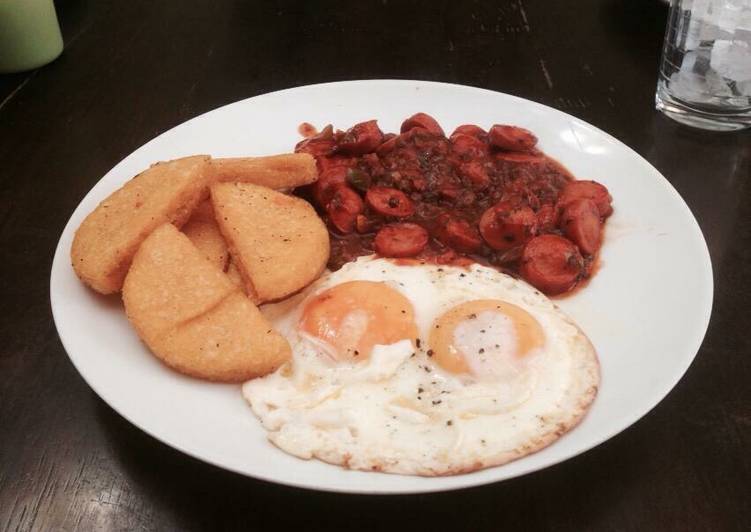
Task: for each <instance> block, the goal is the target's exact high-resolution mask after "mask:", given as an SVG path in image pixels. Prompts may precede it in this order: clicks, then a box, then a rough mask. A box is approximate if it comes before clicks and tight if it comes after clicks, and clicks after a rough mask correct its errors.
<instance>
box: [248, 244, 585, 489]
mask: <svg viewBox="0 0 751 532" xmlns="http://www.w3.org/2000/svg"><path fill="white" fill-rule="evenodd" d="M354 280H361V281H376V282H384V283H386V284H388V285H389V286H390V287H391V288H394V289H395V290H397V291H399V292H400V293H401V294H403V295H404V296H405V297H406V298H407V299H408V300H409V301H410V302H411V303H412V305H413V307H414V316H415V322H416V325H417V328H418V331H419V334H420V336H419V347H416V346H415V343H413V342H412V341H410V340H402V341H400V342H397V343H394V344H391V345H386V346H381V345H379V346H376V347H375V348H374V350H373V352H372V353H371V355H370V357H369V358H368V359H367V360H364V361H355V362H339V363H334V362H333V361H332V360H331V359H330V358H329V357H326V356H325V355H324V352H325V349H322V346H321V345H320V343H319V342H318V341H317V339H314V338H311V337H310V336H308V335H306V334H304V333H301V332H300V331H299V330H298V328H297V324H298V322H299V321H300V317H301V314H302V311H303V309H304V307H305V304H306V303H307V302H308V301H309V300H310V299H311V298H312V297H314V296H315V295H316V294H319V293H321V292H322V291H324V290H327V289H329V288H331V287H333V286H336V285H338V284H341V283H344V282H348V281H354ZM479 299H498V300H502V301H505V302H508V303H512V304H514V305H517V306H519V307H521V308H523V309H524V310H526V311H527V312H528V313H529V314H530V315H531V316H532V317H533V318H534V319H535V320H537V321H538V322H539V324H540V325H541V327H542V330H543V331H544V334H545V344H544V346H543V347H542V348H540V349H536V350H535V351H534V352H533V353H531V354H528V355H526V356H525V357H524V359H523V361H521V362H520V363H519V364H516V363H512V364H509V363H504V362H503V360H501V362H500V363H498V361H497V360H495V359H494V358H493V357H492V356H491V357H489V358H490V359H491V360H490V362H489V364H490V366H488V367H489V368H490V370H489V371H487V372H486V374H483V375H480V376H471V375H454V374H451V373H449V372H447V371H445V370H443V369H442V368H441V367H440V366H438V365H437V364H435V363H434V360H433V359H432V358H431V356H429V355H430V354H431V352H430V351H429V349H430V346H429V345H428V338H429V333H430V328H431V327H432V326H433V323H434V321H435V319H436V318H437V317H438V316H440V315H441V314H443V313H444V312H446V311H448V310H449V309H451V308H452V307H454V306H456V305H458V304H461V303H464V302H467V301H473V300H479ZM262 310H263V312H264V314H265V315H266V316H267V317H269V318H270V319H271V320H272V321H273V323H274V325H275V327H276V328H277V330H278V331H279V332H280V333H282V334H283V335H284V336H285V337H286V338H287V339H288V340H289V342H290V345H291V346H292V351H293V359H292V360H291V362H290V363H288V364H286V365H285V366H283V367H282V368H280V369H279V370H278V371H276V372H275V373H273V374H271V375H268V376H266V377H263V378H260V379H255V380H252V381H249V382H247V383H246V384H245V385H244V386H243V394H244V396H245V398H246V399H247V400H248V401H249V403H250V405H251V407H252V409H253V411H254V413H255V414H256V415H257V416H258V417H259V418H260V420H261V422H262V424H263V426H264V428H265V429H266V430H267V431H268V432H269V434H268V437H269V439H270V441H271V442H272V443H274V444H275V445H277V446H278V447H279V448H281V449H282V450H284V451H286V452H288V453H290V454H293V455H295V456H298V457H301V458H305V459H310V458H318V459H320V460H323V461H326V462H330V463H334V464H339V465H342V466H345V467H349V468H352V469H361V470H374V471H384V472H389V473H401V474H417V475H446V474H456V473H461V472H468V471H473V470H476V469H480V468H484V467H489V466H494V465H500V464H503V463H505V462H508V461H510V460H514V459H517V458H520V457H522V456H524V455H526V454H529V453H531V452H534V451H536V450H538V449H540V448H542V447H544V446H546V445H548V444H550V443H551V442H553V441H555V440H556V439H557V438H558V437H560V436H561V435H562V434H564V433H565V432H566V431H568V430H569V429H570V428H572V427H573V426H575V425H576V424H577V423H578V421H579V420H580V419H581V418H582V417H583V415H584V414H585V412H586V410H587V408H588V406H589V405H590V403H591V402H592V400H593V399H594V397H595V395H596V392H597V387H598V385H599V365H598V361H597V356H596V354H595V351H594V348H593V347H592V345H591V344H590V342H589V341H588V339H587V338H586V336H585V335H584V334H583V333H582V332H581V331H580V330H579V328H578V327H577V326H576V325H575V324H574V322H573V321H572V320H571V319H570V318H568V317H567V316H565V315H564V314H563V313H562V312H561V311H560V310H559V309H558V308H557V307H556V306H555V305H554V304H553V303H552V302H551V301H550V300H549V299H547V298H546V297H545V296H544V295H542V294H541V293H539V292H538V291H537V290H535V289H534V288H533V287H531V286H529V285H527V284H526V283H524V282H522V281H519V280H516V279H513V278H512V277H510V276H507V275H504V274H501V273H499V272H498V271H496V270H494V269H492V268H488V267H484V266H480V265H473V266H471V267H468V268H462V267H453V266H440V265H434V264H420V263H415V264H401V265H400V264H397V263H395V262H392V261H390V260H388V259H376V258H373V257H361V258H360V259H358V260H357V261H355V262H352V263H349V264H346V265H345V266H344V267H342V268H341V269H340V270H338V271H336V272H333V273H330V274H327V275H325V276H323V277H322V278H321V279H319V280H318V281H317V282H316V283H314V284H313V285H312V286H311V287H309V288H308V289H307V290H306V291H305V292H304V293H303V294H300V295H298V296H297V297H296V298H294V299H292V300H288V301H285V302H282V303H279V304H276V305H267V306H265V307H264V308H263V309H262ZM474 329H476V327H475V326H474V324H472V325H471V326H469V325H468V326H467V327H465V329H463V330H464V332H465V333H466V336H467V338H465V339H464V340H463V341H465V343H467V344H468V345H471V344H472V343H473V342H476V341H477V340H476V338H477V334H476V333H477V331H476V330H474ZM499 334H507V333H504V332H503V331H501V332H500V333H499ZM483 341H485V338H484V337H483ZM490 343H491V344H492V343H493V340H490ZM481 369H482V368H481Z"/></svg>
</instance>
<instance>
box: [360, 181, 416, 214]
mask: <svg viewBox="0 0 751 532" xmlns="http://www.w3.org/2000/svg"><path fill="white" fill-rule="evenodd" d="M365 201H366V202H367V203H368V205H369V206H370V208H371V209H373V210H374V211H375V212H377V213H378V214H383V215H384V216H397V217H399V218H405V217H407V216H412V215H413V214H414V213H415V205H414V203H412V200H411V199H409V198H408V197H407V195H406V194H405V193H404V192H402V191H401V190H397V189H395V188H389V187H371V188H369V189H368V192H367V193H366V194H365Z"/></svg>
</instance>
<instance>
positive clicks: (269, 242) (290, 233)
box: [211, 183, 329, 303]
mask: <svg viewBox="0 0 751 532" xmlns="http://www.w3.org/2000/svg"><path fill="white" fill-rule="evenodd" d="M211 201H212V204H213V206H214V212H215V213H216V219H217V222H218V224H219V228H220V229H221V231H222V234H223V235H224V238H225V240H226V242H227V245H228V246H229V251H230V255H231V256H232V261H233V262H234V264H235V265H236V266H237V269H238V270H239V272H240V276H241V277H242V279H243V283H244V285H245V288H246V292H247V293H248V294H249V295H250V296H251V297H252V298H253V300H254V301H255V302H256V303H263V302H267V301H275V300H278V299H281V298H283V297H286V296H288V295H290V294H293V293H295V292H297V291H298V290H300V289H302V288H304V287H305V286H307V285H308V284H309V283H310V282H312V281H313V280H315V279H316V278H318V276H319V275H320V274H321V272H322V271H323V269H324V268H325V266H326V262H327V261H328V258H329V234H328V231H327V230H326V226H325V225H324V224H323V222H322V221H321V219H320V218H319V217H318V215H317V214H316V212H315V210H314V209H313V207H312V206H311V205H310V204H309V203H308V202H306V201H305V200H303V199H300V198H297V197H293V196H287V195H285V194H282V193H280V192H275V191H273V190H271V189H269V188H266V187H262V186H258V185H252V184H250V183H216V184H214V185H212V187H211Z"/></svg>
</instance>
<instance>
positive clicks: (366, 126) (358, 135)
mask: <svg viewBox="0 0 751 532" xmlns="http://www.w3.org/2000/svg"><path fill="white" fill-rule="evenodd" d="M382 141H383V132H382V131H381V129H380V128H379V127H378V123H377V122H376V121H375V120H368V121H367V122H360V123H359V124H355V125H354V126H352V127H351V128H349V129H348V130H347V132H346V133H345V134H344V137H342V139H341V140H340V141H339V144H337V147H336V149H337V151H340V152H342V153H349V154H352V155H362V154H364V153H370V152H373V151H375V150H376V148H378V146H380V144H381V142H382Z"/></svg>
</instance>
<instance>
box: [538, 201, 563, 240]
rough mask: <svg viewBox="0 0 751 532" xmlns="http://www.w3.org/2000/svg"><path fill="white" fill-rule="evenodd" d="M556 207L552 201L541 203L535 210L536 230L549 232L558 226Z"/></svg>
mask: <svg viewBox="0 0 751 532" xmlns="http://www.w3.org/2000/svg"><path fill="white" fill-rule="evenodd" d="M558 214H559V213H558V209H557V208H556V206H555V205H553V204H552V203H546V204H544V205H541V206H540V208H539V209H538V211H537V231H538V232H539V233H549V232H550V231H553V230H554V229H555V228H556V227H558Z"/></svg>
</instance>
